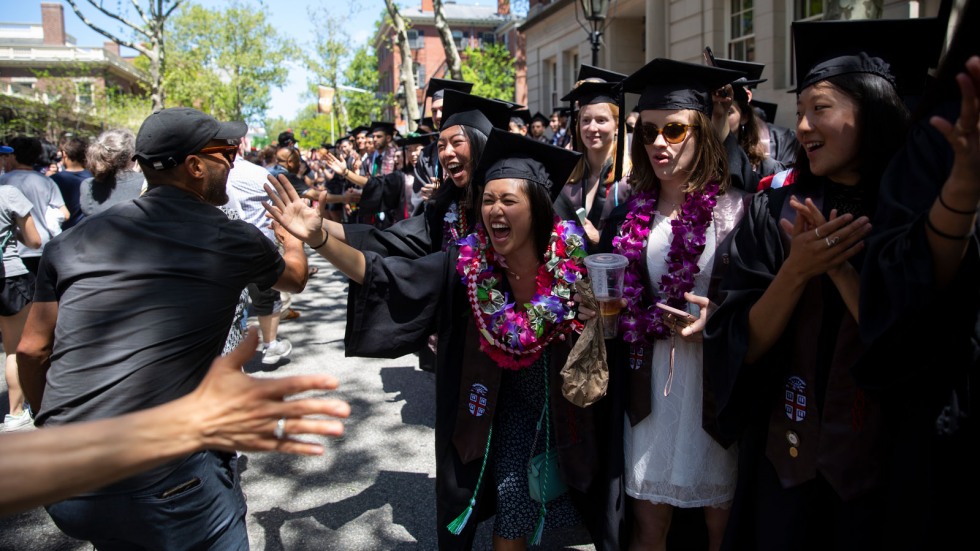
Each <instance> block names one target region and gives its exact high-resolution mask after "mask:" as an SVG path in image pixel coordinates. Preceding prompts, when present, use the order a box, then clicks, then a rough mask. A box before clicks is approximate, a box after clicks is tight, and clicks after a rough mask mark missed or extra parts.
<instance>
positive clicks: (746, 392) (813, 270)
mask: <svg viewBox="0 0 980 551" xmlns="http://www.w3.org/2000/svg"><path fill="white" fill-rule="evenodd" d="M934 23H935V21H928V20H894V21H886V20H874V21H860V22H853V21H848V22H816V23H814V22H809V23H794V24H793V33H794V40H795V48H796V55H797V59H796V67H797V71H798V76H797V89H796V93H797V111H798V116H797V124H796V133H797V137H798V139H799V141H800V144H801V145H802V149H801V152H800V154H799V155H798V157H797V164H796V167H795V168H794V172H796V174H797V176H796V179H795V183H793V184H792V185H789V186H784V187H781V188H778V189H770V190H767V191H765V192H762V193H760V194H757V195H755V196H754V197H753V201H752V205H751V207H750V208H749V210H748V212H747V213H746V215H745V218H744V219H743V220H742V222H741V223H740V224H739V226H738V227H737V228H736V229H735V230H734V231H733V232H732V235H731V256H730V259H729V263H728V266H727V270H726V272H725V276H724V279H723V282H722V284H721V289H720V290H721V294H722V296H723V297H724V299H723V300H722V301H721V303H720V305H719V306H718V309H717V310H716V311H715V312H714V314H713V315H712V316H711V317H710V318H709V320H708V327H707V330H706V331H705V334H706V343H705V354H706V356H705V358H706V361H705V369H706V371H707V373H706V376H708V377H709V379H710V380H711V381H712V383H713V390H714V397H715V399H716V404H717V410H718V421H719V425H720V427H721V430H722V432H723V433H725V434H726V435H727V436H728V437H731V438H736V439H737V441H738V448H739V458H738V471H739V478H738V485H737V489H736V494H735V499H734V502H733V505H732V513H731V522H729V525H728V526H729V529H728V533H727V534H726V538H725V548H728V549H760V548H764V549H843V548H846V549H876V548H880V546H881V541H882V539H881V538H882V536H883V532H882V530H883V526H884V524H883V521H884V518H883V516H884V515H883V510H884V509H883V505H884V500H883V492H882V478H883V469H882V468H881V465H882V460H883V457H882V445H883V442H884V437H885V424H884V423H885V422H886V421H887V419H885V418H884V417H883V416H882V414H881V404H880V400H879V398H880V395H879V393H877V392H874V391H872V390H870V389H863V388H860V387H859V386H858V384H857V381H856V380H855V378H854V376H853V374H852V372H851V369H852V367H853V366H854V364H855V362H856V361H857V359H858V358H860V357H861V355H862V353H863V352H864V346H863V344H862V342H861V339H860V335H859V333H858V320H859V319H860V318H859V312H858V302H859V268H860V266H861V253H862V250H863V248H864V238H865V237H866V236H867V235H868V233H869V232H870V231H871V225H870V222H869V215H870V214H872V213H873V211H874V207H875V201H876V199H877V189H878V182H879V180H880V178H881V174H882V171H883V169H884V167H885V166H886V164H887V163H888V161H889V159H890V158H891V156H892V155H893V154H894V152H895V151H896V149H897V148H898V147H899V146H900V145H901V143H902V141H903V139H904V136H905V125H906V121H907V120H908V115H907V112H906V109H905V106H904V104H903V102H902V100H901V98H900V96H899V94H898V88H897V87H896V82H897V81H896V78H895V75H896V74H899V70H900V69H902V68H903V66H905V68H906V69H907V67H908V66H909V65H911V64H912V63H913V62H912V60H913V59H915V58H917V57H921V56H915V55H910V54H908V53H906V52H905V51H900V50H899V49H898V48H899V47H900V46H902V44H901V42H904V43H905V44H904V45H905V46H907V47H906V51H908V50H912V51H914V52H916V53H918V54H922V53H924V52H929V51H930V50H931V51H933V52H935V51H936V48H937V47H938V45H939V41H937V40H934V37H935V36H936V33H934V32H932V30H933V29H934V28H935V27H932V26H931V25H933V24H934ZM828 36H831V37H834V46H835V49H834V54H831V56H832V57H829V58H828V54H827V49H826V44H825V40H824V39H825V37H828ZM908 36H916V37H920V38H921V39H922V40H921V41H919V40H917V41H915V43H912V44H909V43H908V40H907V37H908ZM939 36H941V34H940V35H939ZM896 42H899V43H898V44H897V43H896ZM858 44H864V45H867V46H869V47H871V46H873V47H874V48H875V50H874V53H876V54H878V55H869V53H868V52H866V51H864V50H863V48H862V47H857V46H856V45H858ZM848 45H852V46H850V47H849V46H848ZM926 55H927V57H928V53H927V54H926ZM880 56H885V57H880ZM917 67H918V68H917V69H916V68H915V67H913V68H912V70H911V71H910V70H906V71H903V72H902V74H906V75H911V76H912V77H916V76H917V77H918V79H919V80H920V81H921V80H924V78H925V76H926V66H917ZM898 82H900V81H898ZM909 82H910V81H909V80H906V84H908V83H909ZM908 505H909V506H911V507H915V506H917V505H916V504H915V503H909V504H908Z"/></svg>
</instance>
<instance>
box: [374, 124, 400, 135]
mask: <svg viewBox="0 0 980 551" xmlns="http://www.w3.org/2000/svg"><path fill="white" fill-rule="evenodd" d="M375 130H380V131H382V132H384V133H385V134H391V135H394V134H395V123H393V122H388V121H371V132H374V131H375Z"/></svg>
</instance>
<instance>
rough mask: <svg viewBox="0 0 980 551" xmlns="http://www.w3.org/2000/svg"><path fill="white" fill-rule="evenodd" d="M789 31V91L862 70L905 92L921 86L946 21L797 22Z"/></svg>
mask: <svg viewBox="0 0 980 551" xmlns="http://www.w3.org/2000/svg"><path fill="white" fill-rule="evenodd" d="M792 31H793V47H794V49H795V54H796V89H794V90H790V92H796V93H799V92H800V91H802V90H803V89H805V88H807V87H809V86H813V85H814V84H816V83H818V82H820V81H822V80H826V79H828V78H831V77H834V76H838V75H846V74H854V73H867V74H873V75H878V76H880V77H882V78H885V79H886V80H888V81H890V82H892V83H893V84H894V85H895V89H896V90H897V91H898V93H899V94H902V95H910V94H917V93H920V92H921V91H922V90H923V88H924V87H925V84H926V81H927V76H928V70H929V68H930V67H934V66H935V65H937V64H938V62H939V55H940V51H941V50H942V47H943V39H944V38H945V35H946V25H945V23H940V20H939V19H937V18H935V17H928V18H915V19H861V20H851V21H806V22H800V21H797V22H794V23H793V26H792ZM828 36H832V37H833V40H826V37H828Z"/></svg>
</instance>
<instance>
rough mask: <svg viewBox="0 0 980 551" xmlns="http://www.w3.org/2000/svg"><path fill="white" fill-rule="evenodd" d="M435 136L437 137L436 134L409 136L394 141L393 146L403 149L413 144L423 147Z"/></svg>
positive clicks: (437, 134)
mask: <svg viewBox="0 0 980 551" xmlns="http://www.w3.org/2000/svg"><path fill="white" fill-rule="evenodd" d="M437 136H439V133H438V132H428V133H426V134H414V135H412V134H410V135H408V136H405V137H403V138H398V139H397V140H395V145H397V146H398V147H405V146H407V145H415V144H422V145H425V144H428V143H430V142H432V140H434V139H435V138H436V137H437Z"/></svg>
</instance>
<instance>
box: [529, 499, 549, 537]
mask: <svg viewBox="0 0 980 551" xmlns="http://www.w3.org/2000/svg"><path fill="white" fill-rule="evenodd" d="M547 515H548V510H547V509H546V508H545V506H544V503H542V504H541V512H540V513H538V525H537V526H536V527H535V528H534V535H532V536H531V545H541V536H542V534H544V518H545V517H546V516H547Z"/></svg>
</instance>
